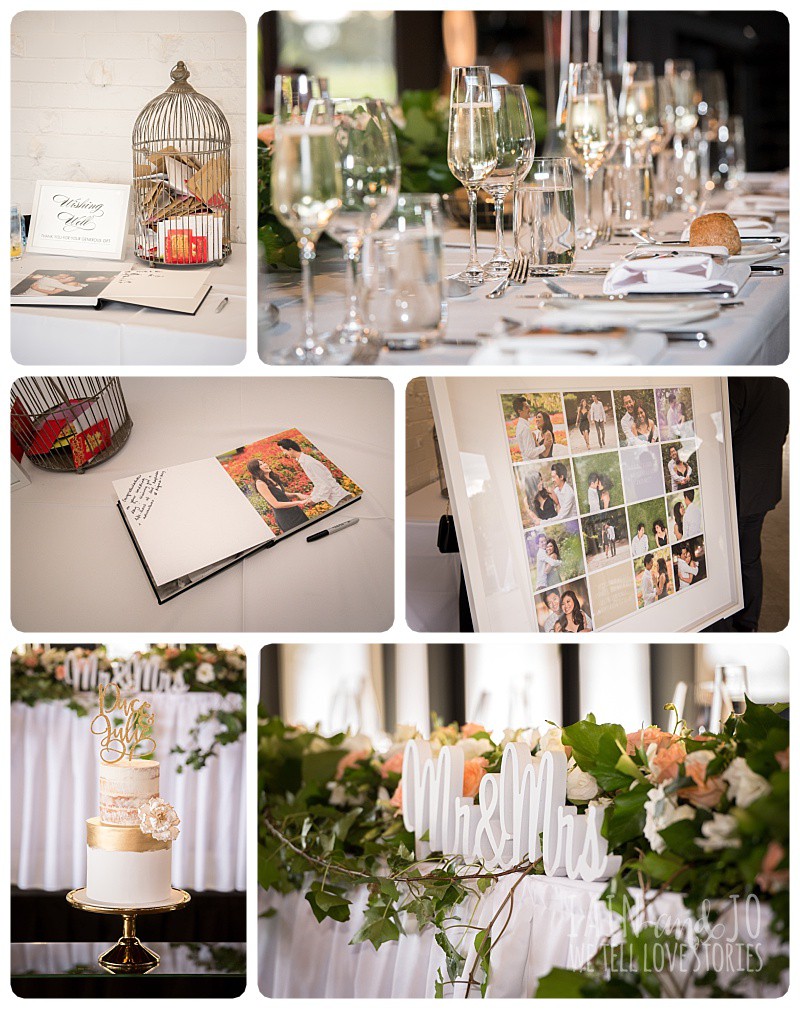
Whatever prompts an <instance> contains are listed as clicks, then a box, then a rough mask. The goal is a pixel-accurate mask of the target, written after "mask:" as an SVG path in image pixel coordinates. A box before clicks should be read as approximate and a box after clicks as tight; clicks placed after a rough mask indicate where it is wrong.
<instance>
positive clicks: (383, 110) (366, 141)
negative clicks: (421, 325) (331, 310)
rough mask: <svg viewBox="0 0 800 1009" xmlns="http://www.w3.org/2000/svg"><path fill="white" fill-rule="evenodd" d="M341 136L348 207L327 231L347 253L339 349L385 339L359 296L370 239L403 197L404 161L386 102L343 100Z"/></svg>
mask: <svg viewBox="0 0 800 1009" xmlns="http://www.w3.org/2000/svg"><path fill="white" fill-rule="evenodd" d="M333 112H334V124H335V137H336V142H337V145H338V147H339V154H340V160H341V164H342V179H343V182H344V194H343V198H342V206H341V208H340V210H339V211H338V213H337V214H336V215H335V216H334V217H333V218H332V220H331V222H330V224H329V225H328V228H327V231H328V234H329V235H330V236H331V238H334V239H335V240H336V241H337V242H340V243H341V245H342V248H343V250H344V259H345V269H346V271H347V312H346V314H345V317H344V320H343V321H342V322H340V323H339V325H338V326H337V327H336V329H335V330H334V331H333V333H332V334H331V340H332V341H334V342H336V343H339V344H355V343H369V342H371V341H375V340H377V339H379V334H378V333H376V332H375V331H374V330H371V329H369V328H368V327H367V326H366V324H365V323H364V319H363V316H362V313H361V306H360V304H359V295H358V263H359V260H360V258H361V249H362V247H363V244H364V238H365V237H366V236H367V235H368V234H370V233H372V232H373V231H377V230H378V229H379V228H381V227H383V225H384V224H385V223H386V221H387V220H388V218H389V215H390V214H391V213H392V211H393V210H394V208H395V205H396V204H397V196H398V193H399V192H400V157H399V155H398V153H397V139H396V138H395V134H394V127H393V125H392V121H391V118H390V117H389V109H388V107H387V105H386V103H385V102H384V101H382V100H380V99H368V98H362V99H352V98H342V99H337V100H336V101H334V103H333Z"/></svg>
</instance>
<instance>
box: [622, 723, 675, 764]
mask: <svg viewBox="0 0 800 1009" xmlns="http://www.w3.org/2000/svg"><path fill="white" fill-rule="evenodd" d="M676 739H677V736H673V734H672V733H671V732H664V730H663V729H659V727H658V726H657V725H648V727H647V728H646V729H639V730H638V731H636V732H629V733H628V756H629V757H632V756H633V755H634V753H636V751H637V750H638V749H639V748H640V747H641V748H642V749H643V750H646V749H647V747H648V746H650V744H651V743H655V744H656V746H657V747H658V749H659V750H664V749H666V748H667V747H668V746H671V745H672V744H673V743H674V742H675V741H676Z"/></svg>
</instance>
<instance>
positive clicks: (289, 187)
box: [272, 76, 342, 364]
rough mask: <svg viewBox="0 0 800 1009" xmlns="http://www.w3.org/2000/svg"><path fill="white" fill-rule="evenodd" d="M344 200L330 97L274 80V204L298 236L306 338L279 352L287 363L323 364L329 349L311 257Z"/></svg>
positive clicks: (284, 220) (279, 79) (279, 215)
mask: <svg viewBox="0 0 800 1009" xmlns="http://www.w3.org/2000/svg"><path fill="white" fill-rule="evenodd" d="M341 204H342V167H341V162H340V160H339V149H338V147H337V145H336V140H335V137H334V128H333V108H332V105H331V103H330V101H329V100H327V99H324V98H313V97H311V92H310V91H309V90H304V91H298V90H297V89H295V88H293V87H291V86H290V85H289V86H287V83H286V81H285V80H283V79H282V78H281V77H280V76H279V77H277V78H276V82H275V140H274V143H273V162H272V208H273V210H274V211H275V214H276V216H277V217H278V219H279V220H280V221H281V222H282V223H283V224H285V225H286V227H287V228H289V230H290V231H291V232H292V234H293V235H294V236H295V238H296V239H297V243H298V245H299V246H300V263H301V268H302V277H303V310H304V319H303V332H304V337H305V339H304V341H303V343H302V344H299V345H297V346H294V347H292V348H290V349H289V350H288V351H286V352H285V353H284V354H282V355H281V360H283V361H284V363H287V364H324V363H327V361H328V358H329V356H330V355H329V352H328V350H327V349H326V348H325V346H324V345H323V344H322V343H320V342H319V340H318V339H317V335H316V329H315V325H314V290H313V282H312V276H311V263H312V262H313V260H314V257H315V256H316V242H317V239H318V238H319V236H320V235H321V234H322V232H323V231H324V230H325V228H326V227H327V226H328V224H329V223H330V221H331V218H332V217H333V215H334V214H335V213H336V211H337V210H338V209H339V207H340V206H341Z"/></svg>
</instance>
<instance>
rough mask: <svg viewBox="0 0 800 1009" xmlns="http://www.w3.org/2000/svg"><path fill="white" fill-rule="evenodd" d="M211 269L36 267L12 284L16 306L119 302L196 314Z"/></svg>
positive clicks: (95, 305) (88, 305)
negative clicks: (107, 270) (179, 271)
mask: <svg viewBox="0 0 800 1009" xmlns="http://www.w3.org/2000/svg"><path fill="white" fill-rule="evenodd" d="M209 276H210V271H208V270H202V271H200V272H189V271H187V272H185V273H178V272H176V271H171V270H154V269H152V267H151V268H147V267H145V268H142V267H138V266H132V267H130V268H129V269H127V270H123V271H122V272H121V273H116V274H115V273H106V272H104V271H103V270H102V269H98V270H69V269H60V270H35V271H34V272H33V273H30V274H29V275H28V276H27V277H26V278H25V279H24V280H21V281H20V282H19V283H18V284H16V285H15V286H14V287H12V289H11V304H12V305H18V306H19V305H53V306H64V305H74V306H76V307H80V308H102V307H103V305H104V304H105V303H106V302H110V301H115V302H119V303H121V304H124V305H135V306H137V307H139V308H158V309H160V310H161V311H164V312H181V313H183V314H184V315H194V313H195V312H196V311H197V309H198V308H199V307H200V306H201V305H202V303H203V301H204V300H205V298H206V295H207V294H208V292H209V291H210V290H211V284H210V283H209V281H208V278H209Z"/></svg>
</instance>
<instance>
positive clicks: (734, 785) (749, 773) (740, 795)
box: [722, 757, 772, 809]
mask: <svg viewBox="0 0 800 1009" xmlns="http://www.w3.org/2000/svg"><path fill="white" fill-rule="evenodd" d="M722 777H723V779H724V780H725V781H727V782H728V786H729V788H728V797H729V798H731V799H733V801H734V802H735V803H736V805H737V806H741V808H742V809H747V807H748V806H752V805H753V803H754V802H755V801H756V799H760V798H761V797H762V796H764V795H769V793H770V792H771V791H772V787H771V786H770V783H769V782H768V781H767V779H766V778H762V777H761V775H760V774H756V772H755V771H753V770H751V769H750V766H749V765H748V763H747V761H746V760H745V759H744V757H734V759H733V760H732V761H731V763H730V765H729V766H728V767H727V768H726V769H725V770H724V771H723V772H722Z"/></svg>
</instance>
